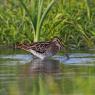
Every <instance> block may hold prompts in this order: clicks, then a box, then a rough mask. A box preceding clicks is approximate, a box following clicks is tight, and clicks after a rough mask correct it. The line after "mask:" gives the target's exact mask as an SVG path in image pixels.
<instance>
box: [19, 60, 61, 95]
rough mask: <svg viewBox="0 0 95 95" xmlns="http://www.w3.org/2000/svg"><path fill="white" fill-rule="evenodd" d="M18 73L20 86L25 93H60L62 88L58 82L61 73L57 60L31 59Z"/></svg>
mask: <svg viewBox="0 0 95 95" xmlns="http://www.w3.org/2000/svg"><path fill="white" fill-rule="evenodd" d="M20 73H21V76H20V78H19V83H20V88H21V92H23V91H24V92H23V93H25V95H29V93H31V95H49V93H52V95H61V94H60V93H61V90H62V89H60V88H61V85H60V84H59V82H58V81H59V79H58V78H59V74H60V73H61V68H60V63H59V61H57V60H53V59H49V60H48V59H45V60H40V59H33V60H32V61H31V62H30V63H28V64H26V65H25V67H23V70H21V72H20ZM57 80H58V81H57ZM30 89H31V90H30ZM50 91H51V92H50ZM54 93H55V94H54Z"/></svg>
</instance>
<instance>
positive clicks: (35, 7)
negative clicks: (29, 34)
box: [20, 0, 55, 42]
mask: <svg viewBox="0 0 95 95" xmlns="http://www.w3.org/2000/svg"><path fill="white" fill-rule="evenodd" d="M20 2H21V4H22V6H23V8H24V9H25V11H26V12H27V15H28V16H29V17H30V20H31V26H32V29H33V34H34V42H37V41H38V40H39V37H40V33H41V28H42V25H43V22H44V20H45V17H46V15H47V14H48V12H49V11H50V9H51V7H52V6H53V4H54V3H55V0H52V1H51V2H50V3H49V5H48V6H47V8H46V9H45V10H44V12H43V0H38V1H37V0H32V1H31V2H32V14H30V12H29V11H28V9H27V7H26V5H25V4H24V2H23V0H20ZM42 12H43V13H42Z"/></svg>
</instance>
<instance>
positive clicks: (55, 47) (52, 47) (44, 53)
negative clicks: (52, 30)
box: [17, 37, 64, 60]
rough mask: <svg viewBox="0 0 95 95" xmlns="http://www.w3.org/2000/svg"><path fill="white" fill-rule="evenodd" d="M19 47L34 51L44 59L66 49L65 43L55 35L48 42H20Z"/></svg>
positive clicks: (33, 52)
mask: <svg viewBox="0 0 95 95" xmlns="http://www.w3.org/2000/svg"><path fill="white" fill-rule="evenodd" d="M17 48H20V49H23V50H25V51H28V52H30V53H32V54H33V55H34V56H36V57H38V58H40V59H42V60H44V59H45V58H48V57H51V56H54V55H55V54H57V52H59V51H61V50H62V49H64V45H63V44H62V42H61V39H60V38H59V37H54V38H53V39H52V40H50V41H46V42H34V43H32V44H18V45H17Z"/></svg>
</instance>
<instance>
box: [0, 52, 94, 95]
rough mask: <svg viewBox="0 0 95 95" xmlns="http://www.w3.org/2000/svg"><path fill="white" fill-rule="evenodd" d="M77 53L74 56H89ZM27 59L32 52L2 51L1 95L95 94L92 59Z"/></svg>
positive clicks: (0, 57) (0, 69) (0, 61)
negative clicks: (89, 60) (72, 60)
mask: <svg viewBox="0 0 95 95" xmlns="http://www.w3.org/2000/svg"><path fill="white" fill-rule="evenodd" d="M3 52H4V51H3ZM10 54H11V55H10ZM19 54H20V55H19ZM73 54H74V53H73ZM78 54H79V53H78ZM80 55H81V56H79V55H78V56H77V57H78V58H80V57H84V58H85V57H88V56H83V55H82V54H80ZM90 55H91V53H90ZM92 55H93V54H92ZM75 57H76V56H75ZM77 57H76V60H77ZM28 58H29V59H28ZM57 58H58V57H57ZM72 58H74V56H73V57H71V59H72ZM90 58H92V56H91V57H90ZM93 58H94V55H93ZM30 59H31V55H29V54H26V53H24V54H23V52H22V51H17V52H16V51H15V53H14V52H13V51H12V52H11V51H10V52H6V53H1V55H0V95H95V66H94V64H95V62H94V60H93V62H92V61H91V62H88V63H87V64H86V63H85V65H82V64H84V63H74V64H71V63H70V64H69V63H68V62H69V61H68V60H67V61H68V62H67V63H65V61H64V62H62V61H59V60H55V59H49V60H43V61H41V60H40V59H32V60H30ZM71 59H70V60H71ZM29 60H30V61H29ZM74 60H75V59H74ZM80 60H81V59H80ZM26 62H27V63H26ZM81 62H82V61H81ZM83 62H84V61H83ZM77 64H78V65H77ZM79 64H81V65H79ZM89 64H93V65H89Z"/></svg>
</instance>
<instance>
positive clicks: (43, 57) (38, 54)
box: [29, 50, 47, 60]
mask: <svg viewBox="0 0 95 95" xmlns="http://www.w3.org/2000/svg"><path fill="white" fill-rule="evenodd" d="M29 51H30V52H31V53H32V54H33V55H35V56H37V57H38V58H40V59H42V60H43V59H45V58H46V57H47V56H46V55H45V54H40V53H38V52H36V51H34V50H29Z"/></svg>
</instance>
